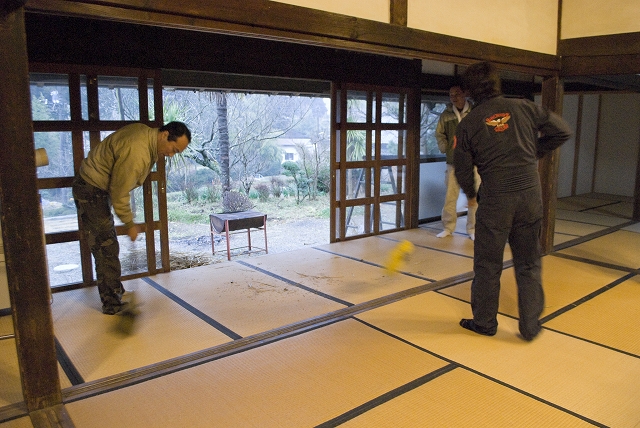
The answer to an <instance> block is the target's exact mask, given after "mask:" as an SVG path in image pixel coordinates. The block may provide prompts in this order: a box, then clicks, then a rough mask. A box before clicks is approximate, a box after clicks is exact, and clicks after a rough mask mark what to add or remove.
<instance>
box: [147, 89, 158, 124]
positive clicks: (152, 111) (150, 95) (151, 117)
mask: <svg viewBox="0 0 640 428" xmlns="http://www.w3.org/2000/svg"><path fill="white" fill-rule="evenodd" d="M147 97H148V98H149V120H152V121H153V120H156V111H155V102H154V101H155V100H154V99H153V79H147Z"/></svg>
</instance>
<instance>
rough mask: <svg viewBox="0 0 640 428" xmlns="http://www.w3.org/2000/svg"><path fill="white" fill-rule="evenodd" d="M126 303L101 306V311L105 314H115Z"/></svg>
mask: <svg viewBox="0 0 640 428" xmlns="http://www.w3.org/2000/svg"><path fill="white" fill-rule="evenodd" d="M126 305H127V304H126V303H122V304H120V305H109V306H102V313H103V314H105V315H115V314H117V313H118V312H120V311H122V310H123V309H124V308H125V307H126Z"/></svg>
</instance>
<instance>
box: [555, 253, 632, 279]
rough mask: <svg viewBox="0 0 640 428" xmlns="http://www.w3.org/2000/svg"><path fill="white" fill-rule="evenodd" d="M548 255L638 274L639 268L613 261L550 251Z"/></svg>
mask: <svg viewBox="0 0 640 428" xmlns="http://www.w3.org/2000/svg"><path fill="white" fill-rule="evenodd" d="M549 255H550V256H554V257H559V258H561V259H567V260H573V261H576V262H580V263H586V264H590V265H594V266H600V267H603V268H607V269H614V270H619V271H622V272H628V273H633V274H636V275H640V269H633V268H630V267H626V266H620V265H615V264H613V263H606V262H601V261H598V260H593V259H588V258H586V257H578V256H574V255H572V254H563V253H551V254H549Z"/></svg>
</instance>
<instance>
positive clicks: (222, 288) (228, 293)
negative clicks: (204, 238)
mask: <svg viewBox="0 0 640 428" xmlns="http://www.w3.org/2000/svg"><path fill="white" fill-rule="evenodd" d="M311 251H314V250H311ZM315 252H318V251H315ZM281 254H282V255H286V259H287V260H288V262H287V261H283V263H285V264H289V265H291V253H281ZM274 256H275V259H274V258H273V257H274ZM277 256H278V255H277V254H275V255H273V256H271V255H268V256H261V257H257V258H255V259H250V260H247V261H257V260H263V259H264V258H265V257H266V259H265V260H277ZM271 264H272V263H271V262H269V265H271ZM151 279H152V280H153V281H155V282H157V283H158V284H160V285H161V286H163V287H165V288H166V289H167V290H169V291H170V292H171V293H173V294H175V295H176V296H178V297H179V298H181V299H182V300H184V301H186V302H187V303H189V304H190V305H192V306H193V307H195V308H196V309H198V310H200V311H202V312H203V313H205V314H206V315H208V316H210V317H211V318H213V319H215V320H216V321H217V322H219V323H221V324H222V325H224V326H225V327H226V328H228V329H230V330H232V331H233V332H235V333H236V334H238V335H239V336H241V337H245V336H249V335H252V334H256V333H260V332H263V331H268V330H272V329H275V328H278V327H281V326H284V325H288V324H291V323H294V322H296V321H301V320H305V319H307V318H312V317H314V316H319V315H322V314H325V313H327V312H333V311H336V310H338V309H341V308H344V307H345V305H343V304H341V303H337V302H334V301H331V300H329V299H327V298H325V297H322V296H319V295H317V294H314V293H312V292H310V291H306V290H303V289H301V288H299V287H296V286H295V285H292V284H289V283H287V282H285V281H284V280H281V279H278V278H274V277H273V276H270V275H267V274H265V273H262V272H259V271H257V270H255V269H252V268H250V267H247V266H243V265H242V264H239V263H219V264H215V265H210V266H201V267H198V268H193V269H188V270H186V271H176V272H171V273H169V274H163V275H156V276H153V277H151ZM294 280H295V279H294Z"/></svg>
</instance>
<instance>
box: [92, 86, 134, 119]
mask: <svg viewBox="0 0 640 428" xmlns="http://www.w3.org/2000/svg"><path fill="white" fill-rule="evenodd" d="M98 105H99V115H100V120H131V121H134V120H140V98H139V94H138V78H137V77H114V76H99V77H98Z"/></svg>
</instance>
